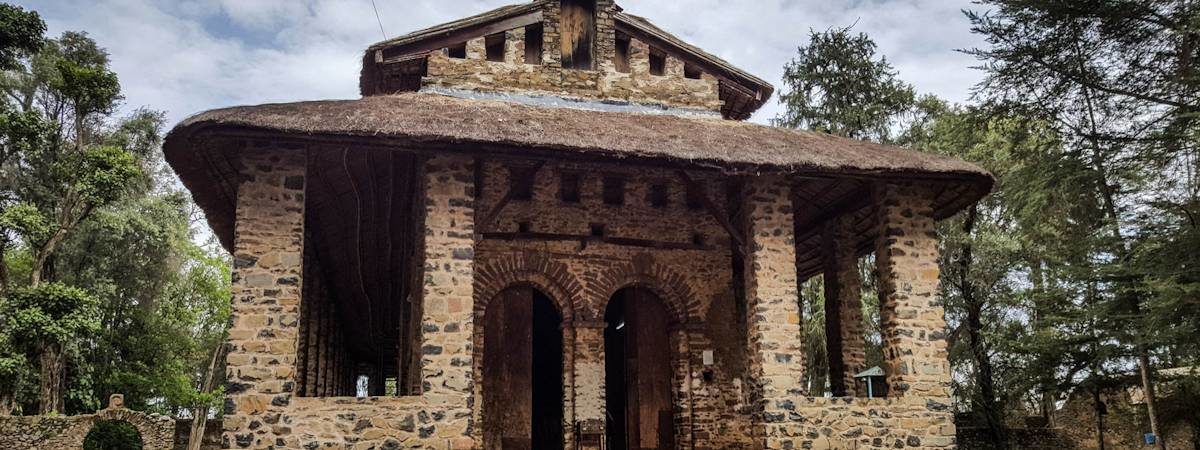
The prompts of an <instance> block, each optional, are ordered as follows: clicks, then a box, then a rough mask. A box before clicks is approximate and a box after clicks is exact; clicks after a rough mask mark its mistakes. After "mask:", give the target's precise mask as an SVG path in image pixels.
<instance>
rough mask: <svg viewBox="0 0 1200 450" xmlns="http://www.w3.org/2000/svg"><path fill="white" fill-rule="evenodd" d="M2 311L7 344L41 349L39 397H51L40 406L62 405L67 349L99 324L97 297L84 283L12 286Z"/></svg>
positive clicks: (53, 408)
mask: <svg viewBox="0 0 1200 450" xmlns="http://www.w3.org/2000/svg"><path fill="white" fill-rule="evenodd" d="M0 317H3V318H4V327H5V329H6V334H7V335H8V336H9V339H10V341H9V344H13V345H16V346H18V347H20V346H25V347H27V349H26V352H27V353H35V354H37V355H38V363H39V365H40V367H41V376H42V379H41V393H40V397H41V398H42V399H43V400H47V399H48V400H49V401H51V402H52V403H51V404H48V405H42V410H43V411H42V412H43V413H48V412H52V411H63V407H62V401H63V397H62V395H57V396H56V394H55V392H59V393H61V392H62V391H63V390H64V389H65V386H64V383H65V378H64V373H65V371H66V362H67V358H68V355H70V354H77V353H78V352H79V351H80V350H81V348H80V345H79V344H80V343H81V342H83V341H84V339H83V338H84V337H85V336H87V335H88V334H91V333H95V332H97V331H99V329H100V320H99V301H98V300H97V299H96V298H95V297H93V296H91V295H89V294H88V293H87V292H84V291H83V290H82V289H78V288H73V287H70V286H66V285H63V284H60V283H46V284H42V285H39V286H36V287H25V288H19V289H14V290H12V291H11V292H10V293H9V294H8V295H7V296H6V298H5V301H4V302H3V303H0ZM55 402H56V403H55Z"/></svg>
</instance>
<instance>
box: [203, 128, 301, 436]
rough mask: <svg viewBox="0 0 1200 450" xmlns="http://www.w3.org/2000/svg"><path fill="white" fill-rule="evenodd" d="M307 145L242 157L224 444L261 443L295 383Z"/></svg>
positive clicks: (256, 150)
mask: <svg viewBox="0 0 1200 450" xmlns="http://www.w3.org/2000/svg"><path fill="white" fill-rule="evenodd" d="M305 161H306V157H305V151H304V150H297V149H280V148H269V147H255V148H250V149H246V151H245V152H244V153H243V154H242V159H241V184H240V185H239V186H238V193H237V213H236V225H235V227H236V228H235V231H234V243H233V247H234V248H233V258H234V269H233V304H232V308H233V311H232V316H231V322H232V326H231V327H230V330H229V343H228V346H229V353H228V354H227V355H226V371H227V376H228V383H227V386H226V391H225V392H226V398H225V420H224V422H223V423H224V435H223V437H222V440H223V443H222V446H223V447H224V448H245V447H250V448H256V449H257V448H265V447H266V446H269V445H274V444H275V442H274V440H273V438H272V440H270V441H269V442H267V435H266V434H265V433H267V432H268V430H269V428H270V427H269V426H265V425H264V423H263V417H265V416H266V413H267V410H268V409H269V408H270V407H271V406H272V405H275V406H280V405H287V404H288V403H289V402H290V401H291V396H292V392H293V391H294V390H295V378H296V377H295V364H296V341H297V333H298V331H299V323H298V322H299V319H298V316H299V305H300V296H301V281H302V278H303V277H302V271H303V267H302V265H303V264H302V261H303V255H304V178H305V170H306V168H305Z"/></svg>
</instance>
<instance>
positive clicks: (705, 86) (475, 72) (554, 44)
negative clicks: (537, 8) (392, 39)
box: [423, 1, 722, 112]
mask: <svg viewBox="0 0 1200 450" xmlns="http://www.w3.org/2000/svg"><path fill="white" fill-rule="evenodd" d="M611 5H612V2H611V1H601V2H598V4H597V8H598V11H597V16H596V20H597V42H596V49H595V52H596V53H595V61H596V69H595V70H567V69H563V68H562V62H561V57H560V56H559V46H558V34H557V32H556V31H555V29H554V27H553V26H552V24H555V23H557V19H556V18H557V17H558V12H557V8H558V2H551V3H549V4H547V6H546V8H547V11H546V12H545V17H546V22H545V28H544V32H543V42H544V43H543V47H542V48H543V57H542V60H541V61H525V29H524V28H519V29H514V30H509V31H507V32H506V36H505V40H506V44H505V57H504V61H488V60H487V58H486V51H485V50H486V49H485V45H484V40H485V38H482V37H480V38H476V39H472V40H471V41H469V42H467V57H466V58H465V59H458V58H451V57H449V56H448V53H447V52H446V51H444V50H443V51H440V52H433V53H431V54H430V55H429V60H428V69H427V70H428V72H427V76H426V77H425V78H424V79H423V83H424V85H426V86H438V87H447V88H458V89H476V90H484V91H506V92H515V93H528V94H541V95H555V96H567V97H580V98H591V99H602V100H610V101H621V102H632V103H643V104H653V105H665V106H670V107H675V108H691V109H697V110H703V111H710V112H717V111H720V110H721V105H722V103H721V99H720V98H719V97H720V92H719V86H718V82H717V79H716V78H714V77H713V76H712V75H710V74H708V73H702V74H701V76H700V78H699V79H690V78H686V77H685V76H684V70H683V69H684V64H683V61H682V60H680V59H679V58H677V57H675V56H672V55H667V59H666V72H665V73H664V74H663V75H651V74H650V61H649V58H650V47H649V46H648V45H647V44H646V43H644V42H642V41H639V40H637V39H631V41H630V52H629V67H630V71H629V73H622V72H620V71H618V70H617V68H616V66H615V65H614V64H613V57H614V55H615V50H614V49H615V33H616V32H615V31H614V24H613V18H612V14H611V11H610V9H611Z"/></svg>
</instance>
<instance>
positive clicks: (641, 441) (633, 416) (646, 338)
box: [604, 287, 675, 450]
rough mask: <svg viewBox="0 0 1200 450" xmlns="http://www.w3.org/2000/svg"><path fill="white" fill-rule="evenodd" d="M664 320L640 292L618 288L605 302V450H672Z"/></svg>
mask: <svg viewBox="0 0 1200 450" xmlns="http://www.w3.org/2000/svg"><path fill="white" fill-rule="evenodd" d="M667 317H668V316H667V311H666V307H665V306H664V305H663V303H662V301H661V300H660V299H659V298H658V297H657V296H656V295H654V294H653V293H651V292H650V291H648V290H646V289H642V288H636V287H634V288H626V289H622V290H620V291H618V292H617V293H616V294H614V295H613V297H612V299H610V300H609V303H608V308H607V310H606V311H605V313H604V320H605V322H606V323H607V327H606V328H605V331H604V348H605V354H604V359H605V360H604V363H605V365H604V381H605V387H606V395H605V402H606V404H605V406H606V408H607V410H608V414H607V419H608V420H607V422H608V423H607V441H608V448H609V449H611V450H626V449H628V450H641V449H671V448H675V447H674V430H675V427H674V423H675V422H674V409H673V408H672V404H671V376H672V375H671V374H672V370H671V353H670V338H669V336H668V334H667Z"/></svg>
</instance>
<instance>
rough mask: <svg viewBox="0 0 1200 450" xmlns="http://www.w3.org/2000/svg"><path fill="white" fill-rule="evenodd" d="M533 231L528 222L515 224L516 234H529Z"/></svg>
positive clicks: (531, 225)
mask: <svg viewBox="0 0 1200 450" xmlns="http://www.w3.org/2000/svg"><path fill="white" fill-rule="evenodd" d="M532 231H533V224H531V223H529V222H517V233H521V234H529V233H530V232H532Z"/></svg>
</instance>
